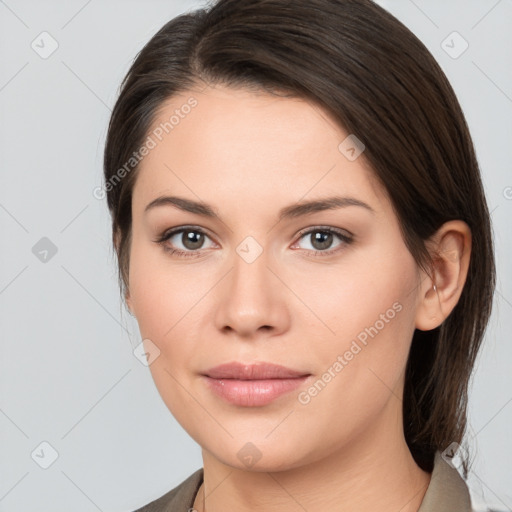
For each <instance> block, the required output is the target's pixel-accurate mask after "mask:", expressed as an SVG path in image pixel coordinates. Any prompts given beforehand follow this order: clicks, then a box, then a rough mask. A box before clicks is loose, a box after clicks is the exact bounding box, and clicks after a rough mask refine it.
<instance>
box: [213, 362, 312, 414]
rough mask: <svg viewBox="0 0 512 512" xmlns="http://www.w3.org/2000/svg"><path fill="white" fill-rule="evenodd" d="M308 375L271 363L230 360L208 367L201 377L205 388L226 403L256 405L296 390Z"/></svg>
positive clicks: (264, 403)
mask: <svg viewBox="0 0 512 512" xmlns="http://www.w3.org/2000/svg"><path fill="white" fill-rule="evenodd" d="M309 375H310V374H309V373H305V372H300V371H296V370H292V369H290V368H286V367H284V366H280V365H275V364H271V363H258V364H250V365H245V364H242V363H237V362H232V363H227V364H222V365H220V366H216V367H215V368H210V369H209V370H207V371H206V372H205V373H204V374H203V377H204V379H205V380H206V383H207V384H208V386H209V389H211V390H212V391H213V392H214V393H216V394H217V395H218V396H220V397H222V398H224V399H225V400H227V401H228V402H230V403H232V404H234V405H241V406H245V407H256V406H262V405H266V404H268V403H270V402H272V401H273V400H275V399H276V398H277V397H279V396H281V395H283V394H284V393H288V392H290V391H292V390H294V389H296V388H297V387H299V386H300V385H302V384H303V383H304V382H305V380H306V379H307V378H308V377H309Z"/></svg>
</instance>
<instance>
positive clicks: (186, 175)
mask: <svg viewBox="0 0 512 512" xmlns="http://www.w3.org/2000/svg"><path fill="white" fill-rule="evenodd" d="M349 135H351V134H348V133H347V132H346V131H345V130H344V129H343V128H342V127H341V126H340V125H339V124H338V123H337V122H336V121H335V119H334V117H333V116H332V115H331V114H330V113H329V112H328V111H327V110H325V109H323V108H321V107H320V106H319V105H317V104H315V103H313V102H311V101H309V100H306V99H303V98H292V97H283V96H276V95H273V94H270V93H268V92H262V91H260V92H254V91H249V90H246V89H233V88H230V87H223V86H216V87H208V88H206V89H203V90H199V89H198V90H193V89H192V90H189V91H185V92H182V93H180V94H179V95H175V96H173V97H172V98H169V99H168V100H167V101H165V102H164V103H163V104H162V105H161V107H160V108H159V109H158V112H157V114H156V116H155V120H154V122H153V125H152V127H151V129H150V131H149V132H148V136H149V137H151V138H152V140H153V143H154V147H153V149H151V150H150V151H149V154H148V155H147V156H145V157H144V159H143V160H142V162H141V163H140V165H139V175H138V177H137V182H136V185H135V189H139V191H140V192H139V194H137V195H143V196H144V198H145V200H147V199H151V198H152V197H151V196H155V195H158V194H161V193H165V192H169V191H170V190H173V191H175V190H180V191H183V192H188V195H190V193H191V192H192V193H193V194H195V195H198V196H199V197H203V196H204V195H207V196H210V197H212V194H213V193H214V192H217V196H218V198H219V199H222V197H233V194H235V195H238V196H240V194H242V193H244V194H245V196H244V197H240V199H241V200H244V199H247V198H249V197H251V198H255V197H257V196H258V197H260V198H262V199H264V198H267V199H268V200H271V199H272V200H278V196H281V195H282V196H285V197H286V200H287V202H289V200H290V199H295V200H299V199H300V198H301V197H302V196H304V195H305V194H308V195H309V196H315V195H325V194H326V193H331V192H332V191H333V188H334V189H336V191H339V192H344V193H347V194H352V195H355V194H357V193H359V194H361V193H363V194H365V195H366V197H367V198H368V196H369V195H372V196H373V200H374V203H380V202H381V201H382V200H383V199H384V197H383V196H384V195H385V194H384V191H383V190H382V187H381V186H380V185H379V183H377V180H376V179H375V177H374V175H373V171H371V169H370V168H369V166H368V164H367V162H366V160H365V159H364V153H363V154H362V155H361V157H359V158H357V159H356V160H354V161H351V160H349V159H348V158H347V157H346V155H345V154H344V153H343V152H342V151H341V150H340V144H342V143H343V142H344V141H346V140H347V137H348V136H349ZM152 145H153V144H152ZM342 145H343V144H342ZM187 189H188V190H187ZM223 194H225V196H223ZM230 194H231V196H230ZM135 195H136V194H135V190H134V196H135ZM308 198H309V197H308ZM209 202H210V201H209ZM211 202H215V201H213V200H212V201H211Z"/></svg>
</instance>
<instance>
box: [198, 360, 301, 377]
mask: <svg viewBox="0 0 512 512" xmlns="http://www.w3.org/2000/svg"><path fill="white" fill-rule="evenodd" d="M204 375H206V376H208V377H211V378H212V379H239V380H262V379H293V378H297V377H304V376H307V375H310V374H309V373H307V372H301V371H297V370H292V369H291V368H286V367H285V366H281V365H278V364H272V363H256V364H244V363H239V362H236V361H235V362H231V363H225V364H221V365H219V366H215V367H214V368H210V369H209V370H207V371H206V372H205V373H204Z"/></svg>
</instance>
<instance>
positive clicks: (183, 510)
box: [135, 452, 471, 512]
mask: <svg viewBox="0 0 512 512" xmlns="http://www.w3.org/2000/svg"><path fill="white" fill-rule="evenodd" d="M202 483H203V468H201V469H198V470H197V471H196V472H195V473H192V474H191V475H190V476H189V477H188V478H187V479H186V480H184V481H183V482H182V483H181V484H179V485H178V486H177V487H175V488H174V489H172V490H171V491H169V492H168V493H167V494H164V495H163V496H161V497H160V498H158V499H157V500H155V501H152V502H151V503H149V504H148V505H146V506H144V507H142V508H140V509H138V510H136V511H135V512H188V511H189V509H192V508H193V506H194V500H195V497H196V494H197V492H198V491H199V487H200V486H201V484H202ZM418 512H471V500H470V496H469V491H468V488H467V486H466V483H465V482H464V480H463V479H462V477H461V476H460V475H459V473H458V471H457V470H456V469H453V468H452V467H451V466H450V465H449V464H448V463H447V462H445V460H444V459H443V458H442V457H441V453H440V452H438V453H436V456H435V459H434V470H433V471H432V477H431V479H430V484H429V486H428V489H427V492H426V493H425V496H424V498H423V501H422V502H421V506H420V508H419V510H418Z"/></svg>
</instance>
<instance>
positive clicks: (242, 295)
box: [215, 250, 290, 339]
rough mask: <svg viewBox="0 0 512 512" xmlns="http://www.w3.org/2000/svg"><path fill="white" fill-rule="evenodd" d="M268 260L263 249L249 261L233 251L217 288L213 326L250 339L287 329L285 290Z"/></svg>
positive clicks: (286, 298)
mask: <svg viewBox="0 0 512 512" xmlns="http://www.w3.org/2000/svg"><path fill="white" fill-rule="evenodd" d="M271 260H272V258H271V257H270V254H269V253H267V252H266V251H265V250H263V252H262V253H261V254H260V255H259V256H258V257H257V258H256V259H255V260H254V261H252V262H251V261H250V260H246V259H244V257H242V256H240V254H238V253H237V252H235V253H234V254H233V258H232V259H231V262H232V268H231V271H230V272H229V273H228V275H227V276H226V277H225V278H224V279H223V280H222V282H221V283H220V286H219V287H218V290H217V294H218V295H217V297H216V299H217V300H216V312H215V324H216V327H217V329H219V330H220V331H223V332H224V333H232V334H235V333H236V335H237V337H240V338H246V339H247V338H251V339H253V338H255V337H258V336H274V335H276V334H279V333H282V332H284V331H285V330H286V329H288V328H289V324H290V310H289V307H288V302H287V301H288V300H289V299H290V297H289V295H288V294H289V292H288V294H287V293H286V292H287V289H286V287H285V286H284V285H283V283H282V282H281V281H280V280H279V278H278V277H276V273H277V272H276V265H275V264H273V262H272V261H271Z"/></svg>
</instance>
